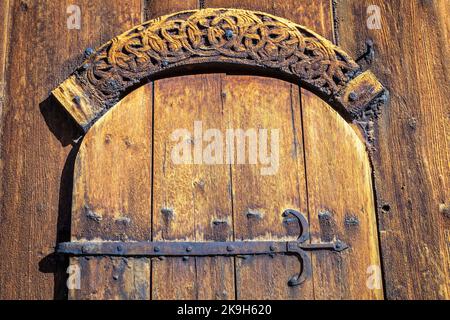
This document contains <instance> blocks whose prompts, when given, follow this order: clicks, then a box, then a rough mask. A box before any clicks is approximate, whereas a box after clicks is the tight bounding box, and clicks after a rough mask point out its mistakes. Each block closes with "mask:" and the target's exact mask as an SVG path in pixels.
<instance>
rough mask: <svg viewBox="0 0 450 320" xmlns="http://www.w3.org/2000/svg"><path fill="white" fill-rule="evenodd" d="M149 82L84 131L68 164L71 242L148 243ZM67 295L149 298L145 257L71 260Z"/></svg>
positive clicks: (101, 297)
mask: <svg viewBox="0 0 450 320" xmlns="http://www.w3.org/2000/svg"><path fill="white" fill-rule="evenodd" d="M152 96H153V91H152V86H151V85H147V86H142V87H140V88H139V89H137V90H135V91H134V92H132V93H131V94H129V95H128V96H127V97H125V98H124V99H122V100H121V101H120V102H119V103H118V104H117V105H116V106H115V107H114V108H112V109H111V110H110V111H109V112H108V113H107V114H106V115H105V116H104V117H103V118H101V119H100V120H99V121H97V122H96V124H95V125H94V126H93V127H92V128H91V130H89V132H88V133H87V134H86V136H85V137H84V138H83V142H82V143H81V146H80V148H79V150H78V154H77V158H76V161H75V166H74V178H73V180H74V181H73V183H74V185H73V200H72V221H71V239H72V240H71V241H85V240H95V239H102V240H112V241H145V240H147V241H150V240H151V235H152V232H151V231H152V228H151V214H150V213H151V197H150V195H151V192H152V190H151V189H152V182H151V181H152V162H151V153H152V132H153V131H152V121H151V120H152V111H153V108H152ZM70 260H71V265H75V264H76V265H78V267H79V271H80V275H81V279H82V281H81V286H80V288H79V289H75V290H70V291H69V298H70V299H149V298H150V260H149V259H145V258H143V259H137V258H129V259H125V258H111V259H103V258H87V259H86V258H71V259H70Z"/></svg>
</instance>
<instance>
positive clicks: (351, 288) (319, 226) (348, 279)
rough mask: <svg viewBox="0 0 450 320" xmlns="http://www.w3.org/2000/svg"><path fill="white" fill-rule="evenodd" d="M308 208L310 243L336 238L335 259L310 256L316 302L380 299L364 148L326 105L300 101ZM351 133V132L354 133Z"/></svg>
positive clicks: (310, 99) (319, 254)
mask: <svg viewBox="0 0 450 320" xmlns="http://www.w3.org/2000/svg"><path fill="white" fill-rule="evenodd" d="M302 111H303V130H304V139H305V154H306V175H307V184H308V206H309V212H310V222H311V234H312V237H313V239H314V241H332V240H333V239H335V238H338V239H340V240H342V241H344V242H345V243H348V244H349V245H350V249H348V250H346V251H344V252H342V253H340V254H339V255H337V254H335V253H332V252H325V251H322V252H316V253H315V254H314V255H313V261H314V263H313V265H314V289H315V291H314V293H315V298H316V299H381V298H382V297H383V291H382V283H381V280H382V279H381V277H379V278H378V279H375V278H374V281H375V280H378V282H370V283H369V285H366V284H367V283H368V278H369V276H370V274H368V271H369V272H372V273H373V272H377V274H375V275H374V277H376V276H381V268H380V260H379V254H378V237H377V224H376V215H375V204H374V195H373V192H372V179H371V167H370V162H369V158H368V152H367V150H366V147H365V144H364V142H363V141H361V139H360V137H359V136H358V135H357V133H356V132H355V131H354V129H353V128H352V127H351V126H350V125H349V124H348V123H346V122H345V120H344V119H343V118H342V117H340V116H339V115H338V114H337V113H336V112H335V111H334V110H332V109H331V108H330V107H329V106H328V105H327V104H325V103H324V102H322V101H320V100H319V99H318V98H317V97H315V96H313V95H312V94H311V93H309V92H307V91H303V95H302ZM356 130H357V129H356Z"/></svg>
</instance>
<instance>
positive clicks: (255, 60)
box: [53, 9, 388, 133]
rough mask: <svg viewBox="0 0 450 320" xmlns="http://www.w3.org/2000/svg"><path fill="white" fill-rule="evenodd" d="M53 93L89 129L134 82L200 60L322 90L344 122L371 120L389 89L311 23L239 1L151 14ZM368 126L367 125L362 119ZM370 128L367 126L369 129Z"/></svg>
mask: <svg viewBox="0 0 450 320" xmlns="http://www.w3.org/2000/svg"><path fill="white" fill-rule="evenodd" d="M86 55H87V56H88V57H87V59H86V60H85V61H84V62H83V63H82V65H81V66H79V67H78V68H77V69H76V71H75V72H74V73H73V75H71V76H70V77H69V78H68V79H66V80H65V81H64V82H63V83H62V84H61V85H60V86H58V87H57V88H56V89H55V90H53V95H54V96H55V97H56V98H57V99H58V100H59V102H60V103H61V104H62V106H63V107H64V108H65V109H66V110H67V112H68V113H69V114H70V115H71V116H72V118H73V119H74V120H75V121H76V122H77V123H78V124H79V125H80V126H81V128H82V129H83V131H84V132H86V131H87V130H88V129H89V128H90V127H91V126H92V125H93V124H94V123H95V122H96V121H97V120H98V119H99V118H101V117H102V116H103V115H104V114H105V113H106V112H107V111H108V110H109V109H110V108H111V107H113V106H114V105H115V104H116V103H117V102H119V101H120V99H122V98H123V97H124V96H125V95H126V94H127V93H129V92H130V91H132V90H133V89H135V88H136V87H137V86H140V85H142V84H145V83H146V82H148V81H151V80H153V79H155V78H157V77H165V76H167V74H169V72H174V71H176V70H180V69H181V72H185V71H186V70H189V68H192V67H193V68H198V67H201V66H205V65H234V66H236V65H237V66H239V67H242V66H246V67H248V66H250V68H248V70H250V72H253V73H257V72H258V73H261V72H262V73H264V74H267V75H269V76H284V77H286V78H289V79H291V80H292V81H295V82H296V83H298V84H299V85H300V86H303V87H305V88H306V89H308V90H309V91H311V92H312V93H314V94H316V95H317V96H319V97H321V98H322V99H323V100H325V101H326V102H327V103H328V104H329V105H330V106H331V107H333V108H334V109H335V110H336V111H337V112H338V113H339V114H340V115H341V116H342V117H343V118H344V119H345V120H346V121H347V122H351V121H353V122H356V123H358V124H362V123H364V124H367V123H368V122H376V119H377V118H378V115H379V112H380V107H381V105H382V104H384V103H386V101H387V96H388V92H387V90H386V89H385V88H384V87H383V86H382V84H381V83H380V82H379V81H378V80H377V78H376V77H375V76H374V75H373V74H372V73H371V72H370V71H365V72H362V70H361V67H360V66H359V65H358V64H357V63H356V62H355V61H354V60H352V59H351V58H350V57H349V55H347V54H346V53H345V52H344V51H343V50H342V49H340V48H339V47H337V46H335V45H334V44H333V43H331V42H330V41H328V40H327V39H325V38H323V37H322V36H320V35H318V34H317V33H315V32H314V31H312V30H310V29H308V28H306V27H304V26H301V25H298V24H296V23H294V22H291V21H289V20H286V19H284V18H280V17H276V16H273V15H270V14H267V13H263V12H257V11H249V10H240V9H200V10H189V11H181V12H177V13H174V14H170V15H166V16H162V17H159V18H157V19H153V20H150V21H148V22H145V23H143V24H141V25H138V26H136V27H134V28H132V29H131V30H129V31H126V32H125V33H123V34H121V35H119V36H117V37H115V38H113V39H112V40H110V41H108V42H107V43H105V44H104V45H102V46H100V47H99V48H97V49H96V50H93V49H87V50H86ZM363 129H365V130H366V125H364V126H363ZM367 133H369V132H367Z"/></svg>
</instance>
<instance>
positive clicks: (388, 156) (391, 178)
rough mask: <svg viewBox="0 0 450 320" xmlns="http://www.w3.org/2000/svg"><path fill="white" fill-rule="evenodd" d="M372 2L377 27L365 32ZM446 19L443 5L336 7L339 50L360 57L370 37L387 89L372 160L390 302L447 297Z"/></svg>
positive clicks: (449, 53)
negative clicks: (377, 12)
mask: <svg viewBox="0 0 450 320" xmlns="http://www.w3.org/2000/svg"><path fill="white" fill-rule="evenodd" d="M369 5H377V6H378V7H379V8H380V14H381V15H380V17H381V30H376V29H374V30H369V29H368V28H366V27H365V26H366V20H367V18H368V15H367V13H366V10H367V7H368V6H369ZM449 17H450V6H449V5H448V1H446V0H438V1H395V2H385V1H379V0H377V1H352V0H342V1H338V3H337V18H338V19H339V38H340V45H341V46H342V47H343V48H344V49H345V50H347V51H348V52H349V53H351V54H352V55H354V56H357V55H359V54H360V53H362V51H364V43H365V41H366V39H372V40H373V42H374V44H375V59H374V60H373V63H372V64H371V65H370V66H369V67H370V68H371V69H372V70H373V71H374V72H375V73H376V74H377V75H378V76H379V77H380V79H381V81H382V82H383V83H384V84H385V85H386V86H387V87H388V89H389V90H390V92H391V99H390V102H389V108H387V110H386V111H385V113H383V115H382V118H381V119H380V132H379V139H378V141H377V145H376V147H377V148H378V152H377V156H376V157H375V158H374V161H375V164H376V167H378V168H380V170H379V171H378V172H376V173H375V182H376V188H377V193H378V206H379V208H378V216H379V221H380V232H381V245H382V255H383V265H384V272H385V282H386V295H387V298H389V299H449V298H450V270H449V268H450V257H449V256H448V251H447V249H448V245H449V242H448V237H447V236H446V234H448V230H449V227H450V222H449V221H450V220H449V215H448V210H449V191H450V188H449V185H448V178H449V155H448V152H449V150H450V148H449V137H448V120H449V119H448V115H449V103H448V101H449V98H450V95H449V93H450V87H449V85H450V81H449V67H448V66H449V61H450V50H449V46H448V43H449V30H450V28H449V25H450V23H449V20H450V19H449Z"/></svg>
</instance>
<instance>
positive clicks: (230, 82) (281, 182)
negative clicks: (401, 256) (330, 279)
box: [223, 76, 314, 299]
mask: <svg viewBox="0 0 450 320" xmlns="http://www.w3.org/2000/svg"><path fill="white" fill-rule="evenodd" d="M273 88H276V90H277V94H276V95H274V94H273ZM299 91H300V89H299V87H298V86H296V85H291V84H290V83H287V82H284V81H280V80H275V79H271V78H262V77H254V76H227V77H225V78H224V80H223V97H224V98H223V112H224V113H225V114H226V117H227V118H228V121H227V124H228V127H230V128H235V129H236V128H242V129H243V130H244V131H247V130H249V129H253V130H255V133H256V134H259V133H258V130H259V129H267V136H268V138H267V156H269V157H270V158H271V161H270V162H268V163H261V158H258V160H257V163H255V164H248V161H249V160H248V159H249V155H248V153H249V150H250V149H249V146H248V145H247V146H246V148H245V152H246V159H247V162H246V163H247V164H246V165H239V164H236V165H231V168H230V169H231V180H232V186H231V192H232V197H233V215H234V236H235V239H236V241H244V240H254V239H259V240H273V239H296V238H297V237H298V235H299V228H298V225H297V226H296V224H295V223H293V224H286V223H283V218H282V213H283V212H284V211H285V210H286V209H294V210H298V211H301V212H302V213H305V214H306V213H307V203H306V199H307V196H306V179H305V168H304V162H303V161H304V154H303V153H304V149H303V143H302V141H303V139H302V128H301V119H300V115H301V111H300V92H299ZM276 137H278V140H279V147H278V149H275V148H272V147H271V146H274V145H276V143H277V138H276ZM259 139H261V136H259ZM263 141H264V140H263ZM260 142H261V140H260V141H259V143H260ZM259 148H260V146H258V153H259V152H260V149H259ZM276 153H278V155H277V156H275V154H276ZM264 156H266V155H264ZM265 171H266V173H265V174H263V172H265ZM299 267H300V266H299V263H298V261H297V259H295V258H294V257H288V256H274V257H270V256H262V257H244V258H241V259H236V294H237V297H236V298H237V299H312V298H313V292H312V289H313V288H312V282H311V280H310V279H309V280H308V281H306V282H305V283H303V284H302V285H301V286H297V287H290V286H288V285H287V280H288V279H289V277H290V276H292V275H293V274H295V273H296V270H297V269H298V268H299ZM313 268H314V267H313Z"/></svg>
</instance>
